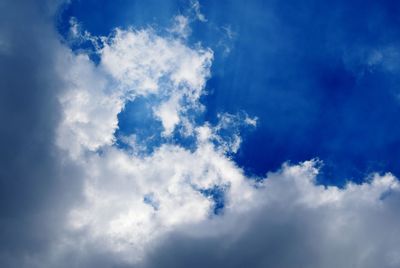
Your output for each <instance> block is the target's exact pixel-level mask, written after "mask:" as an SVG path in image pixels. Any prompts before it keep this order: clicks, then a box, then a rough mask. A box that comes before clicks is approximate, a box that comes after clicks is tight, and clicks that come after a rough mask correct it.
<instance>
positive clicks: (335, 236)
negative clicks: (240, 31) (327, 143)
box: [0, 1, 400, 267]
mask: <svg viewBox="0 0 400 268" xmlns="http://www.w3.org/2000/svg"><path fill="white" fill-rule="evenodd" d="M24 4H25V5H20V4H16V3H15V2H9V3H6V7H7V10H8V12H6V13H7V14H4V15H7V16H8V17H7V16H6V19H11V18H12V17H13V14H14V15H15V14H17V13H20V12H22V11H24V12H27V14H28V15H29V16H25V17H24V22H25V23H20V22H14V23H12V24H10V25H11V26H10V28H9V29H4V28H3V27H2V26H0V37H1V40H7V53H1V54H0V73H1V74H2V75H1V76H2V77H4V78H5V79H3V80H1V81H0V83H1V87H0V88H1V98H0V101H1V104H2V105H0V109H1V113H0V116H1V117H0V118H1V122H2V124H1V126H2V132H1V133H2V134H1V135H2V136H1V139H0V142H1V145H2V148H3V154H2V161H1V162H0V163H1V169H0V170H1V171H0V172H1V173H0V174H1V183H2V184H1V186H2V187H0V191H1V197H2V201H3V202H2V203H1V206H2V210H1V221H0V226H1V229H0V230H1V231H0V238H1V240H2V242H3V243H2V245H1V246H0V264H1V265H0V266H2V267H160V266H163V267H183V266H184V267H187V266H190V267H220V266H224V267H244V266H250V267H270V266H271V267H299V266H300V267H301V266H304V267H397V266H399V262H400V258H399V256H400V248H399V241H398V240H399V239H398V237H400V236H399V232H400V230H399V227H398V222H399V216H400V215H399V212H398V209H397V208H398V205H399V201H400V199H399V197H400V196H399V182H398V180H397V179H396V178H395V177H394V176H393V175H391V174H389V173H388V174H384V175H379V174H373V175H371V177H370V178H369V180H368V181H367V182H365V183H364V184H347V185H346V187H344V188H337V187H333V186H331V187H324V186H321V185H318V184H316V182H315V181H316V176H317V174H318V172H319V170H318V165H319V163H318V161H316V160H312V161H306V162H302V163H299V164H284V165H283V166H282V168H281V169H279V170H278V171H275V172H270V173H268V174H267V175H266V176H262V177H260V178H249V177H247V176H246V175H245V174H244V172H243V170H242V169H241V168H240V167H238V166H237V164H236V163H235V162H234V161H233V160H232V157H231V156H232V154H234V153H235V152H237V150H238V148H239V146H240V142H241V136H240V130H241V129H242V128H246V127H255V126H256V125H257V118H251V117H249V116H248V115H247V114H245V113H239V114H237V115H232V114H228V113H222V114H220V116H219V118H218V121H217V122H216V123H214V124H212V123H210V122H204V123H203V122H200V123H199V122H197V121H196V120H194V119H193V117H195V116H196V115H199V114H201V113H202V112H203V111H204V108H203V107H202V105H201V103H200V97H201V96H202V94H204V93H205V90H206V81H207V79H208V78H209V77H210V75H211V74H210V68H211V63H212V59H213V52H212V51H211V50H210V49H207V48H203V47H202V46H200V45H198V44H197V45H194V46H190V45H188V44H187V43H186V41H185V40H184V39H182V38H180V37H174V36H173V35H172V36H170V35H165V36H164V35H161V34H159V33H158V32H157V31H156V30H155V29H150V28H144V29H140V30H138V29H134V28H127V29H120V28H117V29H116V30H115V31H114V32H113V33H112V34H111V35H110V36H92V35H91V34H89V33H88V35H84V36H86V37H88V36H90V38H91V39H93V38H94V39H93V40H96V42H98V43H97V44H98V46H95V47H94V51H92V52H93V53H94V54H96V55H98V57H99V62H98V63H95V62H93V61H92V60H91V59H90V57H89V56H90V54H91V53H92V52H90V51H84V50H83V51H81V50H79V51H72V50H71V49H70V48H68V47H67V46H66V44H65V43H63V42H61V40H60V39H59V38H60V37H59V36H58V35H57V34H56V31H55V29H54V26H53V25H52V21H51V20H50V18H52V17H53V16H54V13H53V12H54V10H55V8H54V6H50V5H49V4H48V3H47V2H41V4H40V5H39V7H37V6H36V5H33V4H32V3H31V2H29V1H27V2H26V3H24ZM40 7H43V9H41V8H40ZM45 7H46V8H45ZM43 10H46V11H43ZM196 10H198V9H196ZM42 12H45V14H46V16H43V14H42ZM2 19H3V18H2ZM199 19H200V18H199ZM0 21H1V19H0ZM77 23H78V22H75V23H73V24H72V27H75V26H76V25H78V24H77ZM0 25H4V24H3V23H0ZM25 25H33V26H32V27H31V28H29V29H27V28H26V27H25ZM74 31H75V33H76V36H77V37H78V38H82V35H81V34H79V29H78V28H76V29H75V30H74ZM39 33H40V34H39ZM86 37H85V38H86ZM21 77H23V78H24V79H21ZM138 98H148V99H151V100H153V101H154V102H152V103H153V104H154V106H153V109H152V110H151V111H150V112H151V116H150V118H151V119H156V120H159V121H160V122H161V124H162V126H163V130H162V131H163V137H164V139H163V140H162V142H161V144H160V145H158V146H156V148H155V150H154V152H152V153H148V154H135V153H132V152H131V151H130V150H126V148H121V147H118V146H116V142H117V139H118V137H116V136H115V133H116V131H117V129H118V126H119V122H118V115H119V114H121V113H123V112H124V107H125V106H126V105H127V103H129V102H131V101H133V100H135V99H138ZM10 119H11V120H10ZM179 127H180V128H183V131H182V133H183V134H181V135H182V136H190V137H192V138H193V140H194V146H193V147H190V148H188V147H186V146H185V145H184V144H180V143H177V142H174V138H175V137H176V136H178V137H179V135H178V134H180V133H177V132H179V130H180V128H179ZM134 134H135V133H133V135H134ZM174 135H175V136H174ZM126 138H129V137H126ZM130 144H131V146H133V147H135V146H144V145H143V144H140V145H137V143H136V142H131V143H130ZM216 189H217V190H218V191H217V190H216ZM218 202H219V203H222V206H221V207H222V208H221V207H220V210H219V213H216V212H215V208H216V206H217V205H221V204H217V203H218Z"/></svg>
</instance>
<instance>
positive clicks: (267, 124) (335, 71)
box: [59, 1, 400, 185]
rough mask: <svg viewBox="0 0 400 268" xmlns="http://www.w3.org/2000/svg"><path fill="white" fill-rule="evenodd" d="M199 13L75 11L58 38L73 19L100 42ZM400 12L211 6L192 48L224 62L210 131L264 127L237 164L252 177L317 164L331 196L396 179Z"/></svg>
mask: <svg viewBox="0 0 400 268" xmlns="http://www.w3.org/2000/svg"><path fill="white" fill-rule="evenodd" d="M189 6H190V3H188V2H185V1H162V2H159V1H146V2H144V1H117V2H115V1H100V2H99V1H73V2H72V4H70V5H68V6H67V7H66V8H65V10H63V11H62V14H61V19H60V22H59V28H60V31H61V33H65V31H66V30H67V28H66V27H68V21H69V19H70V17H75V18H77V19H78V21H80V23H81V24H82V26H83V27H84V28H85V29H86V30H88V31H89V32H91V33H92V34H94V35H108V34H110V32H111V31H112V30H113V29H114V28H116V27H128V26H130V25H134V26H135V27H138V28H141V27H147V26H153V27H155V28H157V29H163V28H166V27H168V25H170V24H171V18H172V17H173V16H174V15H176V14H187V13H190V11H187V10H188V7H189ZM398 10H399V7H398V5H397V4H396V2H394V1H380V2H376V1H335V2H332V3H331V2H329V3H325V2H321V1H302V2H301V3H300V2H298V1H285V2H282V1H249V2H246V3H242V2H240V1H203V2H202V3H201V12H202V13H203V14H204V15H205V17H206V18H207V22H205V23H204V22H201V21H195V22H194V23H193V25H192V28H193V30H192V35H191V36H190V39H189V42H190V43H191V44H195V43H197V42H201V44H202V45H203V46H206V47H210V48H211V49H213V50H214V51H215V59H214V62H213V66H212V77H211V78H210V79H209V81H208V82H207V87H206V90H207V92H208V94H207V95H206V96H204V97H203V99H202V102H203V104H204V105H205V107H206V112H205V114H204V115H203V116H204V118H203V119H204V120H207V121H211V122H214V121H215V120H216V116H217V114H218V113H220V112H229V113H237V112H240V111H246V112H247V113H248V114H250V115H251V116H257V117H258V118H259V124H258V127H257V129H256V130H255V131H252V132H250V133H248V134H246V135H245V136H246V137H245V139H244V140H243V144H242V146H241V149H240V151H239V152H238V154H236V155H235V156H234V159H235V161H236V162H237V163H238V164H239V165H240V166H242V167H243V168H244V169H245V170H246V172H248V173H249V174H253V175H257V176H262V175H264V174H265V173H266V172H268V171H271V170H276V169H278V168H279V167H280V165H281V164H282V163H283V162H285V161H291V162H293V163H297V162H299V161H304V160H307V159H311V158H319V159H321V160H322V161H323V162H324V166H323V167H322V170H321V172H322V174H323V176H320V178H319V180H320V182H321V183H324V184H333V185H343V183H345V182H346V181H347V180H354V181H357V182H360V181H362V180H363V179H364V178H365V177H366V176H367V175H368V174H369V173H370V172H374V171H376V172H386V171H390V172H393V173H394V174H398V173H399V172H400V169H399V165H398V159H399V156H400V155H399V154H400V153H399V152H400V150H399V146H400V143H399V142H400V140H399V134H400V127H399V124H397V118H398V116H399V114H400V110H399V109H400V103H399V97H398V96H399V94H400V90H399V88H398V78H397V77H398V73H399V70H400V69H399V65H398V64H397V61H398V59H399V57H400V54H399V53H400V52H399V51H398V49H397V45H398V42H399V33H400V30H399V29H398V23H399V21H398V20H399V19H398V18H397V16H396V14H398ZM228 31H229V32H228ZM228 51H229V52H228ZM121 116H123V115H121ZM125 120H126V121H127V122H126V121H125ZM129 120H132V119H124V120H122V121H120V126H122V128H121V129H122V130H123V129H124V125H125V124H128V121H129Z"/></svg>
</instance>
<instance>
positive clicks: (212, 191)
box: [199, 186, 226, 215]
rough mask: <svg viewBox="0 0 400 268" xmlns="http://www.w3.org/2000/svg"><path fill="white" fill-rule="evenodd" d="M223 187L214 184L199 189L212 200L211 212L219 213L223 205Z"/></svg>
mask: <svg viewBox="0 0 400 268" xmlns="http://www.w3.org/2000/svg"><path fill="white" fill-rule="evenodd" d="M225 190H226V189H225V187H222V186H214V187H211V188H206V189H200V190H199V191H200V193H201V194H203V195H204V196H206V197H208V198H210V199H212V200H213V202H214V206H213V213H214V214H215V215H221V214H222V213H223V210H224V207H225Z"/></svg>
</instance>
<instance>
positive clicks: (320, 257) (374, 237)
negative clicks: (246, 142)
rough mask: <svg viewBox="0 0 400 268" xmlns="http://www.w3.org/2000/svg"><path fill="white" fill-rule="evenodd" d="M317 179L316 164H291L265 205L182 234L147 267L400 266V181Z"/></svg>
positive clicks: (260, 199) (166, 242)
mask: <svg viewBox="0 0 400 268" xmlns="http://www.w3.org/2000/svg"><path fill="white" fill-rule="evenodd" d="M316 172H317V169H316V168H315V167H314V163H313V162H305V163H303V164H299V165H292V166H290V165H284V166H283V167H282V169H281V170H279V171H278V172H275V173H270V174H269V175H268V176H267V179H266V180H265V181H264V183H263V184H262V185H261V186H260V188H259V190H257V194H256V196H255V198H254V199H255V200H257V203H255V204H254V203H253V204H251V205H250V204H248V206H247V209H245V210H241V211H240V212H238V211H236V210H235V209H232V210H230V211H229V212H226V213H225V214H224V215H223V216H221V217H220V218H219V219H217V220H211V221H209V222H205V223H202V224H198V225H195V226H184V227H182V228H179V229H177V230H175V232H173V233H170V234H169V235H168V236H166V237H165V238H164V239H163V240H162V242H161V243H159V244H158V246H157V247H155V248H153V249H152V250H151V251H150V252H151V253H150V254H149V255H148V256H147V258H146V262H145V264H144V265H143V266H142V267H159V266H160V265H162V266H163V267H188V266H190V267H221V266H223V267H244V266H246V267H286V268H287V267H289V268H290V267H397V266H398V265H399V264H400V263H399V256H400V255H399V254H400V248H399V245H398V238H397V237H398V233H399V231H400V230H399V227H398V225H397V222H398V220H399V214H398V212H397V206H398V202H399V200H400V199H399V197H400V195H399V183H398V180H397V179H396V178H394V177H393V176H392V175H391V174H386V175H377V174H376V175H373V177H372V178H371V180H370V182H368V183H364V184H361V185H354V184H348V185H347V186H346V188H344V189H338V188H336V187H328V188H325V187H323V186H317V185H316V184H315V176H316ZM213 221H214V222H213Z"/></svg>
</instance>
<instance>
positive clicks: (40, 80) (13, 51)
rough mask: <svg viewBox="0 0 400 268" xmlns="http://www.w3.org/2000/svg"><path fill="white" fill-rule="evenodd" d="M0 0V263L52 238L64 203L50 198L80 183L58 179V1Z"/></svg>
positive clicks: (17, 262)
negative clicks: (55, 139)
mask: <svg viewBox="0 0 400 268" xmlns="http://www.w3.org/2000/svg"><path fill="white" fill-rule="evenodd" d="M0 5H1V9H0V10H1V12H0V13H1V14H0V40H1V42H2V47H3V49H0V77H1V79H0V150H1V154H0V241H1V243H0V266H1V267H22V266H23V265H24V263H25V262H26V261H28V263H29V262H30V261H29V260H30V259H31V258H32V256H35V255H37V254H38V255H40V254H42V252H43V251H44V250H45V249H46V248H48V247H49V246H50V243H51V241H52V239H53V238H52V236H53V235H54V233H53V232H54V231H55V226H57V224H58V222H59V221H60V220H61V217H60V215H59V214H58V212H57V211H58V210H59V209H61V206H62V204H63V202H55V200H61V199H63V198H65V199H67V198H66V197H67V195H66V194H63V193H67V192H68V189H71V187H75V186H77V184H76V185H75V186H74V183H73V182H72V181H74V180H71V181H70V182H68V184H67V183H65V182H62V180H61V176H60V174H61V173H62V172H61V170H60V165H59V161H58V159H59V157H60V156H59V152H58V151H57V150H56V149H55V147H54V145H53V144H54V136H55V129H56V125H57V123H58V120H59V116H60V110H59V107H58V102H57V98H56V97H57V94H58V93H59V92H60V90H62V88H63V85H62V81H61V80H60V79H59V78H58V76H57V74H56V73H55V71H54V64H55V59H56V58H57V53H59V49H60V45H59V41H58V36H57V33H56V31H55V29H54V26H53V24H52V23H53V21H52V20H53V15H54V14H53V12H55V2H51V1H29V0H28V1H12V0H10V1H8V0H6V1H1V4H0ZM71 168H72V167H71ZM73 174H74V171H73V169H71V170H70V173H69V175H70V176H73ZM68 185H71V186H68ZM70 193H71V192H69V193H68V194H70ZM30 265H32V263H31V264H30Z"/></svg>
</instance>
